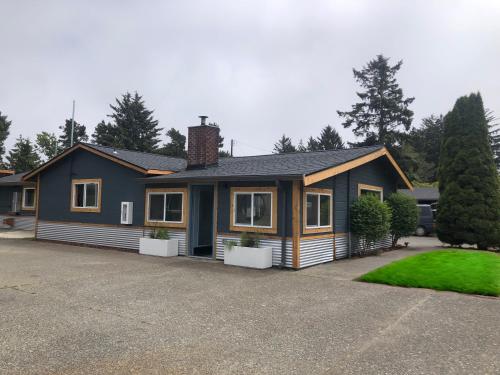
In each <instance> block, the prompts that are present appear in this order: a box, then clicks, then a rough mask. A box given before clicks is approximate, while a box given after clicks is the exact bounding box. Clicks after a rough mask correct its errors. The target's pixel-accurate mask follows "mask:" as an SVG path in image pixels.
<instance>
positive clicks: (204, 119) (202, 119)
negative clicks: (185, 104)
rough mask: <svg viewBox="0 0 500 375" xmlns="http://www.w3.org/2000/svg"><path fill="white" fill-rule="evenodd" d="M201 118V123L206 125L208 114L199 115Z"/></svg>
mask: <svg viewBox="0 0 500 375" xmlns="http://www.w3.org/2000/svg"><path fill="white" fill-rule="evenodd" d="M198 117H199V118H200V119H201V125H206V121H207V118H208V116H198Z"/></svg>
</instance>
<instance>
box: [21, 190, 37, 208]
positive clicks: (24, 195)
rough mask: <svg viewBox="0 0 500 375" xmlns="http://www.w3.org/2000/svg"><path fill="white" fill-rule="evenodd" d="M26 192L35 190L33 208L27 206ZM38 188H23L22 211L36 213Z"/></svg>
mask: <svg viewBox="0 0 500 375" xmlns="http://www.w3.org/2000/svg"><path fill="white" fill-rule="evenodd" d="M26 190H34V196H33V206H27V205H26ZM36 193H37V192H36V187H35V186H27V187H23V197H22V203H21V210H24V211H35V209H36V196H37V194H36Z"/></svg>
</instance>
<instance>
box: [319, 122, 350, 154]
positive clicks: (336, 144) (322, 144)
mask: <svg viewBox="0 0 500 375" xmlns="http://www.w3.org/2000/svg"><path fill="white" fill-rule="evenodd" d="M317 142H318V146H319V149H320V150H339V149H343V148H344V142H343V141H342V137H341V136H340V134H339V133H338V132H337V131H336V130H335V129H334V128H332V127H331V126H330V125H327V126H325V127H324V128H323V129H322V130H321V134H320V135H319V137H318V140H317Z"/></svg>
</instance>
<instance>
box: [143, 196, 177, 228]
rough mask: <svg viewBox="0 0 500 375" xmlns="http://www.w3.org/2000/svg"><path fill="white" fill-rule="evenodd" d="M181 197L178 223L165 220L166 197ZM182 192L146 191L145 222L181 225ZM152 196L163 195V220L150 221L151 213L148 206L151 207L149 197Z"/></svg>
mask: <svg viewBox="0 0 500 375" xmlns="http://www.w3.org/2000/svg"><path fill="white" fill-rule="evenodd" d="M179 194H180V195H181V204H182V205H181V220H180V221H167V220H165V210H166V208H167V207H166V205H167V199H166V195H179ZM184 194H185V193H184V192H183V191H165V192H161V191H148V192H147V194H146V196H147V208H146V215H147V216H146V220H147V222H149V223H167V224H182V223H184ZM152 195H163V196H165V197H164V199H163V220H152V219H151V216H150V214H151V211H150V205H151V199H150V197H151V196H152Z"/></svg>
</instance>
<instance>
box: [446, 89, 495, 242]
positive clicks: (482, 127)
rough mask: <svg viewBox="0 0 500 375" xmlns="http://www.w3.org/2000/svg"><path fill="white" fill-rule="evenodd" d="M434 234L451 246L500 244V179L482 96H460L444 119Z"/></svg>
mask: <svg viewBox="0 0 500 375" xmlns="http://www.w3.org/2000/svg"><path fill="white" fill-rule="evenodd" d="M438 173H439V174H438V177H439V192H440V198H439V209H438V214H437V234H438V237H439V239H440V240H441V241H443V242H445V243H449V244H451V245H461V244H463V243H466V244H476V245H477V246H478V248H480V249H485V248H487V247H490V246H498V245H500V181H499V177H498V172H497V170H496V168H495V163H494V160H493V153H492V151H491V147H490V144H489V139H488V126H487V121H486V117H485V111H484V107H483V102H482V99H481V95H480V94H479V93H478V94H471V95H469V96H464V97H461V98H459V99H458V100H457V101H456V103H455V106H454V107H453V110H452V111H451V112H450V113H448V114H447V115H446V116H445V118H444V134H443V142H442V146H441V154H440V161H439V172H438Z"/></svg>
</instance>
